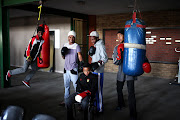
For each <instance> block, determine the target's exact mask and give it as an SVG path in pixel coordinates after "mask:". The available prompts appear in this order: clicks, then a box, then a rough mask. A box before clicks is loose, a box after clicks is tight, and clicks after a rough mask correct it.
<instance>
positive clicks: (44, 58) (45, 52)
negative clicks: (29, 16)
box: [37, 24, 50, 68]
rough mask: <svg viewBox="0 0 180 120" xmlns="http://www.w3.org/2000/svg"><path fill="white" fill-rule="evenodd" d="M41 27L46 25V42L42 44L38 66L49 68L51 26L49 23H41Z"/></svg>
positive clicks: (44, 36)
mask: <svg viewBox="0 0 180 120" xmlns="http://www.w3.org/2000/svg"><path fill="white" fill-rule="evenodd" d="M39 26H41V27H44V34H43V36H42V37H43V39H44V43H43V45H42V50H41V53H40V55H39V57H37V66H38V67H39V68H48V67H49V65H50V38H49V27H48V26H47V25H43V24H41V25H39Z"/></svg>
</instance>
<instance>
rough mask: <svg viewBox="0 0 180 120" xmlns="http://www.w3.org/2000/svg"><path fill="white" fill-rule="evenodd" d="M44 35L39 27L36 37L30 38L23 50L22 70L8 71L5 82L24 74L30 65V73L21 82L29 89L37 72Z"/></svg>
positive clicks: (42, 29)
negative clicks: (14, 76)
mask: <svg viewBox="0 0 180 120" xmlns="http://www.w3.org/2000/svg"><path fill="white" fill-rule="evenodd" d="M43 33H44V28H43V27H41V26H39V27H38V29H37V35H36V36H34V37H32V39H31V40H30V41H29V44H28V46H27V48H26V50H25V54H24V66H23V67H22V68H17V69H14V70H8V72H7V75H6V80H7V81H8V80H9V79H10V77H11V76H12V75H16V74H20V73H25V72H26V71H27V69H28V67H29V65H31V68H32V69H31V71H30V73H29V74H28V75H27V76H26V77H25V79H24V80H23V81H22V82H23V83H24V85H26V86H27V87H29V88H30V84H29V81H30V80H31V78H32V77H33V76H34V74H35V73H36V71H37V70H38V67H37V57H38V56H39V55H40V52H41V49H42V45H43V43H44V39H43V37H42V35H43Z"/></svg>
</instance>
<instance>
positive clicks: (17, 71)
mask: <svg viewBox="0 0 180 120" xmlns="http://www.w3.org/2000/svg"><path fill="white" fill-rule="evenodd" d="M29 65H31V68H32V69H31V71H30V73H29V74H28V75H27V76H26V77H25V79H24V81H26V82H29V81H30V80H31V78H32V77H33V76H34V74H35V73H36V71H37V70H38V67H37V60H35V61H32V62H28V61H26V57H24V65H23V67H21V68H17V69H14V70H10V75H16V74H21V73H25V72H26V71H27V69H28V67H29Z"/></svg>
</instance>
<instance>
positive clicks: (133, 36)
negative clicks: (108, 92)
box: [123, 12, 146, 76]
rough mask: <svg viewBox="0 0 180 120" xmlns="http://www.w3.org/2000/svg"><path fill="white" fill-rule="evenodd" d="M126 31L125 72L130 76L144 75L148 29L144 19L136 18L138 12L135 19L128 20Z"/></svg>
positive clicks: (134, 16) (134, 15)
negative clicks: (146, 29)
mask: <svg viewBox="0 0 180 120" xmlns="http://www.w3.org/2000/svg"><path fill="white" fill-rule="evenodd" d="M124 32H125V33H124V57H123V72H124V73H125V74H126V75H130V76H139V75H142V74H143V73H144V71H143V67H142V65H143V63H144V60H145V55H146V41H145V36H146V31H145V23H144V21H142V20H141V19H138V18H136V12H134V14H133V19H131V20H129V21H127V22H126V24H125V31H124Z"/></svg>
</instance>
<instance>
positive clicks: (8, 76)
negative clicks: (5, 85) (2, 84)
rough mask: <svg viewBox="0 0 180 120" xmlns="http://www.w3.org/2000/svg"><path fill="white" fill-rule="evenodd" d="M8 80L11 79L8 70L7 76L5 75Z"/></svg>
mask: <svg viewBox="0 0 180 120" xmlns="http://www.w3.org/2000/svg"><path fill="white" fill-rule="evenodd" d="M10 78H11V74H10V73H9V70H8V72H7V74H6V80H7V81H9V80H10Z"/></svg>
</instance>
